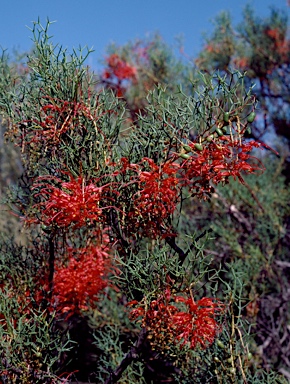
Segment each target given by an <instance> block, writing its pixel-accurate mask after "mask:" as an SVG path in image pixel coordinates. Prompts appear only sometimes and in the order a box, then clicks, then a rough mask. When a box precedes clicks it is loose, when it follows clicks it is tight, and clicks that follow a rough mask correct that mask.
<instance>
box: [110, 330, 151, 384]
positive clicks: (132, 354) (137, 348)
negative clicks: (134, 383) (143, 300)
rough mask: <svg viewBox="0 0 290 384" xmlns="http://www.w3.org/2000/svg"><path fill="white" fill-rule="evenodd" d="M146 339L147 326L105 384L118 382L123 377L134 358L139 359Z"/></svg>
mask: <svg viewBox="0 0 290 384" xmlns="http://www.w3.org/2000/svg"><path fill="white" fill-rule="evenodd" d="M145 339H146V328H142V330H141V332H140V334H139V337H138V340H137V341H136V343H135V344H134V345H133V347H132V348H131V350H130V351H129V352H128V353H127V355H126V356H125V357H124V359H123V360H122V361H121V363H120V365H119V366H118V367H117V368H116V369H115V371H113V372H111V373H110V376H109V378H108V379H107V380H106V381H105V384H113V383H117V382H118V380H119V379H120V378H121V376H122V374H123V372H124V371H125V370H126V369H127V367H128V366H129V365H130V364H131V363H132V362H133V361H134V360H137V359H138V357H139V355H140V352H141V350H142V346H143V343H144V341H145Z"/></svg>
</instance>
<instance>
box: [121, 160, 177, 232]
mask: <svg viewBox="0 0 290 384" xmlns="http://www.w3.org/2000/svg"><path fill="white" fill-rule="evenodd" d="M143 162H146V163H147V164H148V166H149V168H150V170H148V171H139V175H138V179H137V180H138V184H139V188H138V189H139V190H138V192H137V193H136V194H135V195H134V196H133V199H132V201H133V204H132V210H131V211H130V212H129V213H128V218H129V221H130V226H131V227H132V230H133V231H136V229H137V230H138V229H139V230H141V231H142V233H143V234H145V235H146V236H149V237H153V238H155V237H157V236H158V235H160V233H161V227H162V228H163V231H165V232H166V235H169V233H168V231H166V229H165V227H166V221H167V220H168V219H169V217H170V216H171V215H172V214H173V212H174V211H175V209H176V205H177V203H178V200H179V196H178V194H179V189H178V179H177V170H178V168H179V166H178V164H174V163H169V162H167V163H163V164H160V165H157V164H155V163H154V161H153V160H152V159H148V158H145V159H143ZM165 232H164V235H165Z"/></svg>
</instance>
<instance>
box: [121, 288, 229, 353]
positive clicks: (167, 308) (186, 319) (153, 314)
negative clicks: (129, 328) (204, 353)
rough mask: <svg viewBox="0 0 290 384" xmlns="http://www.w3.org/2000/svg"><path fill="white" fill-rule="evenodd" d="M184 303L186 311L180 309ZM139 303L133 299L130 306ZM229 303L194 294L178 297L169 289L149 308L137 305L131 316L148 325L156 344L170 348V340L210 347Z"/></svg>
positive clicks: (171, 341)
mask: <svg viewBox="0 0 290 384" xmlns="http://www.w3.org/2000/svg"><path fill="white" fill-rule="evenodd" d="M179 303H182V304H183V305H184V307H185V310H184V311H182V310H181V309H180V305H179ZM137 304H139V303H138V302H136V301H132V302H130V303H129V304H128V305H129V306H136V305H137ZM224 309H225V306H224V305H223V304H222V303H221V302H220V301H218V300H214V299H210V298H207V297H204V298H202V299H200V300H198V301H197V302H195V301H194V300H193V298H192V297H190V298H185V297H183V296H175V295H172V294H171V293H170V290H169V289H167V290H166V292H165V294H163V295H160V296H159V297H158V298H157V299H156V300H153V301H152V302H151V303H150V305H149V307H148V308H147V309H146V308H145V306H144V305H141V306H139V307H136V308H133V309H132V310H131V312H130V318H131V319H132V320H137V319H138V318H140V317H141V319H142V320H141V321H142V326H143V327H146V329H147V331H148V334H149V339H150V340H151V342H152V344H154V345H155V346H159V347H167V344H168V343H175V344H179V345H180V346H181V347H182V346H185V345H187V346H189V348H191V349H194V348H196V347H197V346H200V347H202V348H206V347H207V346H208V345H210V344H212V343H213V341H214V339H215V337H216V335H217V333H218V331H219V330H220V325H219V324H218V323H217V321H216V316H217V315H218V314H220V313H221V312H223V311H224Z"/></svg>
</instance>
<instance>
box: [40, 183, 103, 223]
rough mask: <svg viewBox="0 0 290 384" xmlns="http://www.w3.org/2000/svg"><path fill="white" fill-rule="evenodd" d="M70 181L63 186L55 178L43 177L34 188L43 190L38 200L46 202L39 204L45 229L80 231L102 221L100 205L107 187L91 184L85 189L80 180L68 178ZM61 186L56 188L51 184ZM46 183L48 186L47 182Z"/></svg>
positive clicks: (41, 220) (84, 184)
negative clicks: (54, 226)
mask: <svg viewBox="0 0 290 384" xmlns="http://www.w3.org/2000/svg"><path fill="white" fill-rule="evenodd" d="M69 177H70V181H68V182H63V181H62V180H60V179H57V178H55V177H49V176H48V177H40V178H38V181H39V183H38V184H35V188H36V187H39V188H41V190H40V192H39V193H38V194H37V196H40V197H41V198H44V199H45V201H44V202H41V203H40V204H38V207H40V208H41V219H40V220H39V221H40V222H42V223H43V224H45V225H46V226H50V225H51V224H56V225H58V226H59V227H68V226H70V225H73V227H74V228H80V227H82V226H85V225H87V224H91V223H96V222H100V221H101V220H102V209H101V208H100V201H101V199H102V195H103V190H104V188H105V187H97V186H96V185H95V184H94V183H93V182H92V181H91V182H89V184H88V185H86V182H85V179H84V178H83V177H81V176H79V177H78V178H74V177H73V176H72V175H69ZM51 180H52V181H54V182H58V183H60V187H56V186H55V185H53V184H52V183H48V181H51ZM45 181H46V182H45Z"/></svg>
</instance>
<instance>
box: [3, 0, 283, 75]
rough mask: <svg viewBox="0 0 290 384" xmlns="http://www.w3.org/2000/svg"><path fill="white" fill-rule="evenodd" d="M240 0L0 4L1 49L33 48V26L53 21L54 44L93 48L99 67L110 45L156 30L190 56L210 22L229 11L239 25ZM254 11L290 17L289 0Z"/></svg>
mask: <svg viewBox="0 0 290 384" xmlns="http://www.w3.org/2000/svg"><path fill="white" fill-rule="evenodd" d="M247 3H248V1H246V0H245V1H244V0H82V1H81V0H46V1H43V0H9V1H5V2H3V4H2V5H1V13H2V17H1V23H0V46H1V47H2V48H6V49H8V51H12V50H13V49H14V48H15V49H17V50H19V51H25V50H29V48H31V46H32V42H31V31H29V29H28V28H27V27H26V26H28V27H31V26H32V22H33V21H36V20H37V19H38V18H40V21H41V22H42V24H45V23H46V20H47V18H49V20H50V21H56V23H55V24H53V25H52V26H51V28H50V33H51V35H53V42H54V43H59V44H61V45H62V46H63V47H65V48H67V49H68V50H69V51H71V49H72V48H73V47H79V46H80V45H81V46H88V47H90V48H91V47H93V48H94V49H95V52H94V53H93V54H92V55H91V56H90V59H89V62H88V64H90V65H91V66H92V67H93V68H97V66H98V62H99V60H100V59H102V57H104V56H105V53H106V47H107V46H108V44H109V43H110V42H115V43H116V44H118V45H122V44H125V43H126V42H128V41H129V40H134V39H137V38H139V39H140V38H141V39H142V38H144V37H146V36H148V35H150V34H152V33H154V32H159V33H160V34H161V36H162V37H163V38H164V40H165V41H166V42H167V43H168V44H169V45H172V46H174V44H176V37H177V36H183V40H184V47H185V52H186V53H187V54H188V55H189V56H194V55H196V53H197V52H198V51H199V49H200V48H201V43H202V34H203V33H204V32H207V31H209V30H210V29H211V28H212V25H211V22H210V20H212V19H214V18H215V16H216V15H217V14H218V13H219V12H221V11H222V10H228V11H229V12H230V13H231V15H232V17H233V20H234V21H235V22H239V21H241V18H242V11H243V8H244V7H245V5H246V4H247ZM249 3H250V4H252V6H253V8H254V10H255V13H256V14H257V15H259V16H261V17H264V16H267V15H268V14H269V7H270V6H273V5H274V6H275V7H277V8H279V9H283V10H284V11H285V12H287V13H288V14H289V15H290V7H287V5H286V3H287V0H251V1H250V2H249Z"/></svg>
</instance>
